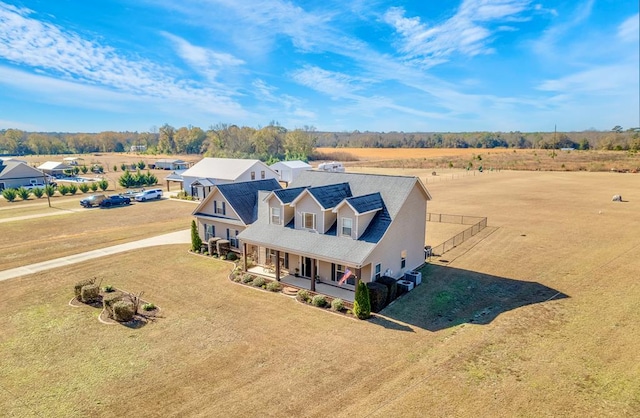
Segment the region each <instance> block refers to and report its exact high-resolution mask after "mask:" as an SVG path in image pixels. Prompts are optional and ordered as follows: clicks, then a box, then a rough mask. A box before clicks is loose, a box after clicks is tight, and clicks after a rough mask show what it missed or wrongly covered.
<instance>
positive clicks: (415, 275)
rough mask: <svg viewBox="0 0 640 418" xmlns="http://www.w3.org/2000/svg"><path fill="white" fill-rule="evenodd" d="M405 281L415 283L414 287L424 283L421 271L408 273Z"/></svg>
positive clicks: (405, 275)
mask: <svg viewBox="0 0 640 418" xmlns="http://www.w3.org/2000/svg"><path fill="white" fill-rule="evenodd" d="M404 279H405V280H407V281H410V282H411V283H413V285H414V286H417V285H419V284H420V283H422V273H420V272H419V271H408V272H406V273H405V274H404Z"/></svg>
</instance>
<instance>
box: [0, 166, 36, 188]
mask: <svg viewBox="0 0 640 418" xmlns="http://www.w3.org/2000/svg"><path fill="white" fill-rule="evenodd" d="M44 176H45V174H44V173H43V172H42V171H40V170H38V169H36V168H33V167H31V166H30V165H28V164H26V163H24V162H23V161H19V160H9V159H2V160H0V190H4V189H17V188H19V187H20V186H28V185H30V184H44V183H45V178H44Z"/></svg>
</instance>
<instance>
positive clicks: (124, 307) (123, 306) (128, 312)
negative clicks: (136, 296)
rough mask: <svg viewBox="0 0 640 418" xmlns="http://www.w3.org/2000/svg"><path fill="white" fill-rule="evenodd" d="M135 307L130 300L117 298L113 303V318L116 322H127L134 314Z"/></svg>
mask: <svg viewBox="0 0 640 418" xmlns="http://www.w3.org/2000/svg"><path fill="white" fill-rule="evenodd" d="M134 309H135V307H134V306H133V302H131V301H130V300H119V301H117V302H116V303H114V304H113V319H115V320H116V321H118V322H129V321H131V320H132V319H133V316H134V315H135V310H134Z"/></svg>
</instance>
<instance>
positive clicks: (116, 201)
mask: <svg viewBox="0 0 640 418" xmlns="http://www.w3.org/2000/svg"><path fill="white" fill-rule="evenodd" d="M129 203H131V199H129V198H128V197H127V196H121V195H119V194H114V195H111V196H108V197H106V198H105V199H104V200H103V201H102V202H100V207H101V208H108V207H111V206H122V205H128V204H129Z"/></svg>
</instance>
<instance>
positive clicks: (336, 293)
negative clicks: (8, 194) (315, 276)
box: [247, 266, 355, 303]
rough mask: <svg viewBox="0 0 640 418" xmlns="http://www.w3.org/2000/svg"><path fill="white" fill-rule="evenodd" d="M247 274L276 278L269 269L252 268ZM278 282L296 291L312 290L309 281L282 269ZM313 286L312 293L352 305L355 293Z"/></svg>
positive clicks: (342, 288)
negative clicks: (296, 289)
mask: <svg viewBox="0 0 640 418" xmlns="http://www.w3.org/2000/svg"><path fill="white" fill-rule="evenodd" d="M247 272H249V273H251V274H255V275H258V276H263V277H266V278H268V279H272V280H273V279H275V278H276V273H275V271H274V270H273V269H272V268H270V267H264V266H254V267H251V268H249V269H248V270H247ZM280 282H281V283H282V284H284V285H288V286H292V287H295V288H298V289H306V290H312V289H311V279H309V278H306V277H300V276H298V277H296V276H295V275H293V274H289V272H288V271H286V270H284V269H283V270H281V271H280ZM314 285H315V290H313V291H314V292H316V293H320V294H323V295H326V296H330V297H332V298H340V299H342V300H344V301H345V302H350V303H353V299H354V296H355V292H354V291H353V290H350V289H346V288H344V287H339V286H336V285H333V284H328V283H323V282H318V281H316V283H314Z"/></svg>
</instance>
